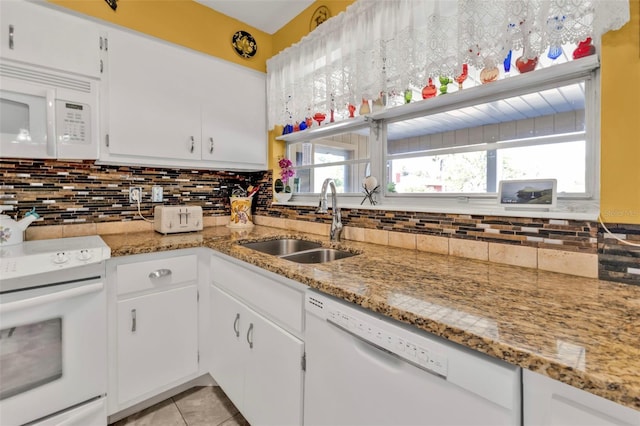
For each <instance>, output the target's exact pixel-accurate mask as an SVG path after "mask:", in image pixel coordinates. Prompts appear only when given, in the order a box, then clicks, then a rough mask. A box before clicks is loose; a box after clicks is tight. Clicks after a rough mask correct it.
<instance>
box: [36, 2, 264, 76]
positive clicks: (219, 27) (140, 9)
mask: <svg viewBox="0 0 640 426" xmlns="http://www.w3.org/2000/svg"><path fill="white" fill-rule="evenodd" d="M48 1H49V2H50V3H53V4H55V5H58V6H62V7H65V8H68V9H72V10H74V11H76V12H80V13H82V14H84V15H88V16H92V17H94V18H98V19H101V20H104V21H107V22H111V23H114V24H117V25H120V26H123V27H127V28H131V29H133V30H136V31H139V32H142V33H145V34H149V35H152V36H155V37H158V38H161V39H164V40H167V41H170V42H173V43H175V44H178V45H181V46H185V47H189V48H191V49H193V50H197V51H200V52H203V53H206V54H209V55H211V56H216V57H218V58H222V59H225V60H227V61H230V62H235V63H237V64H240V65H244V66H246V67H249V68H253V69H255V70H258V71H261V72H266V60H267V59H268V58H270V57H271V56H272V47H271V46H272V45H271V43H272V36H271V35H270V34H267V33H265V32H263V31H260V30H258V29H256V28H253V27H252V26H250V25H246V24H244V23H242V22H240V21H238V20H236V19H233V18H230V17H228V16H226V15H223V14H221V13H218V12H216V11H214V10H212V9H210V8H208V7H205V6H203V5H201V4H200V3H196V2H194V1H191V0H120V1H118V8H117V10H116V11H115V12H114V11H113V10H111V8H110V7H109V6H108V5H107V3H106V2H105V1H104V0H48ZM239 30H244V31H247V32H249V33H250V34H251V35H252V36H253V38H254V39H255V40H256V43H257V44H258V51H257V52H256V54H255V56H254V57H253V58H251V59H244V58H242V57H240V56H239V55H238V54H236V52H235V50H233V47H232V46H231V38H232V37H233V34H234V33H235V32H236V31H239Z"/></svg>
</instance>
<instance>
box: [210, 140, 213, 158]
mask: <svg viewBox="0 0 640 426" xmlns="http://www.w3.org/2000/svg"><path fill="white" fill-rule="evenodd" d="M209 143H210V146H209V154H213V138H209Z"/></svg>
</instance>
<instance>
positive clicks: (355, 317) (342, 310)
mask: <svg viewBox="0 0 640 426" xmlns="http://www.w3.org/2000/svg"><path fill="white" fill-rule="evenodd" d="M306 299H307V300H306V302H307V303H306V309H307V311H310V312H313V313H314V314H315V315H317V316H320V317H321V318H324V319H325V320H326V321H327V322H328V323H330V324H332V325H334V326H336V327H339V328H341V329H342V330H343V331H345V332H347V333H349V334H351V335H353V336H355V337H356V338H358V339H361V340H363V341H365V342H368V343H370V344H372V345H373V346H375V347H377V348H379V349H381V350H383V351H386V352H388V353H390V354H392V355H395V356H397V357H398V358H401V359H403V360H405V361H407V362H409V363H411V364H413V365H415V366H416V367H418V368H421V369H423V370H426V371H429V372H431V373H434V374H437V375H438V376H442V377H444V378H446V377H447V355H446V351H445V350H444V349H445V348H443V347H442V348H441V347H439V346H440V345H439V344H438V343H435V342H431V341H429V340H428V339H427V338H426V337H423V336H419V335H416V334H413V333H411V332H409V331H407V330H404V329H402V328H400V327H398V326H397V325H395V324H392V323H391V322H390V320H381V319H378V318H375V317H374V316H372V315H369V314H366V313H363V312H359V311H358V310H356V309H354V308H350V307H348V306H344V305H343V304H342V303H334V302H333V301H332V300H329V299H326V298H324V297H322V298H319V297H315V296H314V295H311V294H307V297H306Z"/></svg>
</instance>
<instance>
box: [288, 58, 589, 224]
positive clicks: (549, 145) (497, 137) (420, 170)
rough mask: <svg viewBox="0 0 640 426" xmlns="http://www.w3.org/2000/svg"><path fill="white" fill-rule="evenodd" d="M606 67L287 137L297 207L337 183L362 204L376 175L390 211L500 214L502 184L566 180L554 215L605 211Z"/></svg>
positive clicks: (500, 85)
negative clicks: (602, 114) (601, 83)
mask: <svg viewBox="0 0 640 426" xmlns="http://www.w3.org/2000/svg"><path fill="white" fill-rule="evenodd" d="M597 65H598V63H597V58H596V57H592V58H591V59H583V60H581V61H570V62H567V63H563V64H560V65H557V66H554V67H549V68H548V69H542V70H539V71H536V72H532V73H529V74H526V75H516V76H511V77H507V78H504V79H502V80H500V81H497V82H493V83H489V84H478V85H476V86H474V87H470V88H465V89H463V90H462V91H461V92H460V93H455V92H458V90H456V89H457V88H455V87H454V88H452V89H453V90H452V92H453V94H452V95H443V96H437V97H435V98H434V99H428V100H426V101H416V102H411V103H410V104H409V105H396V106H394V105H393V103H389V104H387V108H386V109H384V110H378V111H376V112H374V113H372V114H370V115H368V116H364V117H362V116H361V117H356V118H355V119H351V120H345V121H343V122H339V123H335V124H332V125H325V126H321V127H319V128H312V129H311V130H310V131H305V132H299V133H298V134H292V135H286V136H284V137H282V139H285V140H287V141H288V144H289V145H288V155H289V158H291V159H292V161H294V159H295V161H294V165H295V168H296V172H297V174H296V177H298V182H299V185H298V187H297V188H298V189H297V191H295V192H297V195H296V197H295V198H294V201H298V202H302V203H307V202H308V203H315V202H316V201H317V200H316V198H315V197H316V196H317V193H318V192H319V191H320V187H321V185H322V181H323V180H324V179H325V178H327V177H331V178H333V179H334V180H335V181H336V183H337V185H338V191H339V192H341V193H342V194H343V197H344V198H348V197H346V196H349V195H350V196H352V197H354V198H352V200H353V201H352V202H353V203H354V205H355V200H357V204H360V202H361V201H362V197H363V196H364V192H363V188H362V182H363V180H364V179H365V177H366V176H369V175H372V176H374V177H376V178H377V180H378V183H379V186H380V188H379V190H378V194H377V195H376V199H377V201H378V202H379V205H380V207H381V208H382V207H383V206H385V208H394V209H400V210H402V209H410V210H415V209H423V208H427V209H429V210H435V211H446V212H452V213H461V212H478V213H480V212H485V213H499V212H497V211H495V210H496V209H497V208H498V207H497V204H496V197H497V190H498V186H499V182H500V181H501V180H509V179H557V181H558V186H557V188H558V205H557V207H556V208H554V211H556V212H557V211H565V212H567V211H570V212H576V213H581V212H584V213H589V212H592V211H596V210H597V204H598V196H599V188H598V171H599V169H598V164H599V158H598V156H599V149H598V147H599V143H598V142H599V139H598V116H599V112H598V102H597V87H598V77H597V76H598V71H597ZM345 122H346V124H345ZM305 194H309V195H312V194H315V195H314V196H309V197H306V198H305ZM348 204H349V201H348V199H345V202H344V204H343V205H348ZM364 204H368V203H366V202H365V203H364Z"/></svg>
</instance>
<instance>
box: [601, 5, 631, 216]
mask: <svg viewBox="0 0 640 426" xmlns="http://www.w3.org/2000/svg"><path fill="white" fill-rule="evenodd" d="M630 3H631V21H630V22H628V23H627V24H626V25H625V26H624V27H622V28H621V29H620V30H618V31H612V32H609V33H607V34H605V35H604V36H603V38H602V52H601V59H602V67H601V77H602V81H601V83H602V85H601V88H602V94H601V96H602V101H601V121H600V125H601V132H600V135H601V173H600V179H601V184H600V190H601V202H600V211H601V215H602V220H603V221H604V222H610V223H627V224H640V3H639V1H638V0H631V2H630Z"/></svg>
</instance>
